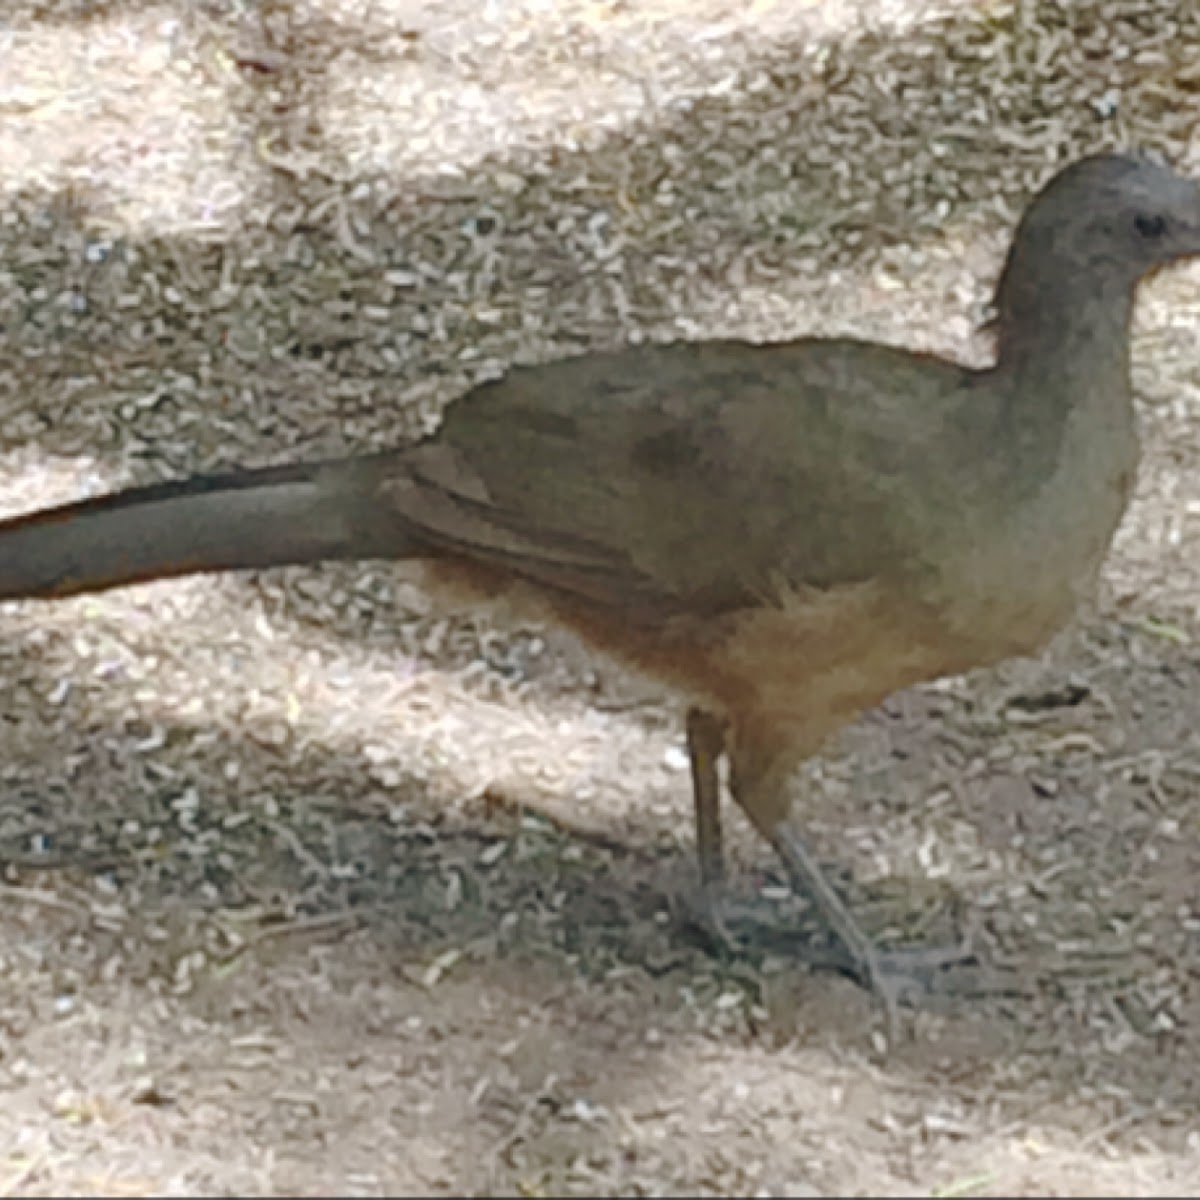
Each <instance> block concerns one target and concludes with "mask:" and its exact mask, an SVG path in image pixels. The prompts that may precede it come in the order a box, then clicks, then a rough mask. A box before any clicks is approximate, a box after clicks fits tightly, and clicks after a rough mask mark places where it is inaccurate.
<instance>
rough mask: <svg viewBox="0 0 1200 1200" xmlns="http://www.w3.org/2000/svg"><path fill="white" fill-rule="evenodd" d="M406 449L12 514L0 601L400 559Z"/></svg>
mask: <svg viewBox="0 0 1200 1200" xmlns="http://www.w3.org/2000/svg"><path fill="white" fill-rule="evenodd" d="M395 462H396V460H395V456H394V455H379V456H375V457H363V458H354V459H344V460H341V461H336V462H325V463H313V464H303V465H300V466H287V467H275V468H265V469H262V470H257V471H241V472H236V473H233V474H229V475H217V476H199V477H196V478H194V479H188V480H184V481H182V482H180V483H165V484H157V485H152V486H150V487H142V488H132V489H129V490H127V491H123V492H116V493H113V494H111V495H108V496H101V497H98V498H96V499H93V500H84V501H81V502H79V503H75V504H67V505H63V506H62V507H59V508H52V509H46V510H43V511H41V512H36V513H32V514H30V515H28V516H23V517H15V518H13V519H11V520H7V521H0V599H17V598H21V597H47V598H49V597H60V596H71V595H76V594H78V593H82V592H98V591H104V590H105V589H107V588H113V587H120V586H122V585H124V584H130V583H139V582H143V581H145V580H150V579H166V578H170V577H172V576H177V575H190V574H196V573H199V572H210V571H229V570H237V569H239V568H249V567H270V566H283V565H287V564H298V563H310V562H319V561H322V560H327V559H359V558H400V557H405V556H406V555H409V554H413V553H416V552H417V546H416V544H415V542H414V539H413V537H412V534H411V531H410V530H409V529H408V528H407V527H406V526H405V523H404V521H403V519H402V518H399V517H398V516H397V514H396V513H395V512H394V510H390V509H389V507H388V506H386V505H384V504H383V503H382V502H381V499H380V493H379V485H380V483H381V482H382V481H383V480H384V479H385V478H386V477H387V475H388V474H389V471H390V470H391V471H394V470H395Z"/></svg>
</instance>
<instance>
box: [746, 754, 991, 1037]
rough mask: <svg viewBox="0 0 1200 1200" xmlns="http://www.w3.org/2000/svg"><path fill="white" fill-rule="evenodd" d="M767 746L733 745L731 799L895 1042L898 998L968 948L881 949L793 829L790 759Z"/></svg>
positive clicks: (920, 987) (923, 987) (965, 955)
mask: <svg viewBox="0 0 1200 1200" xmlns="http://www.w3.org/2000/svg"><path fill="white" fill-rule="evenodd" d="M739 732H741V731H739ZM765 750H766V748H765V747H764V746H762V745H761V744H760V745H759V746H758V747H754V746H753V745H752V744H751V745H747V744H746V742H745V740H743V739H741V738H739V739H738V740H737V741H736V742H735V744H734V745H733V746H732V747H731V767H732V769H731V772H730V784H731V788H732V791H733V795H734V799H736V800H737V802H738V804H739V805H741V807H742V808H743V809H744V811H745V812H746V814H747V816H749V818H750V819H751V821H752V822H753V823H754V825H755V827H756V828H757V829H758V830H759V832H760V833H761V834H762V835H763V836H764V837H765V838H766V839H767V840H768V841H769V842H770V843H771V845H772V846H773V847H774V848H775V852H776V853H777V854H778V855H779V858H780V860H781V861H782V863H783V866H784V869H785V870H786V872H787V875H788V879H789V881H790V883H791V885H792V887H793V889H794V890H796V891H798V892H800V893H802V894H804V895H806V896H807V897H808V898H809V899H811V900H812V901H813V904H814V906H815V910H816V914H817V916H818V917H819V918H820V919H821V921H822V922H823V924H824V925H825V927H826V928H827V929H828V931H829V932H830V933H831V934H832V935H833V936H834V938H835V939H836V940H837V942H838V943H839V944H840V946H841V947H842V949H843V950H844V951H845V953H846V954H847V956H848V958H849V962H848V963H846V964H844V965H845V966H848V968H849V970H850V971H851V972H852V973H853V974H854V975H855V976H856V977H857V979H858V980H859V982H860V983H862V984H863V986H864V987H866V988H868V989H869V990H870V991H871V992H873V993H874V994H875V995H876V996H877V997H878V999H879V1001H880V1003H881V1004H882V1005H883V1009H884V1016H885V1018H886V1021H887V1029H888V1037H889V1040H892V1041H894V1039H895V1032H896V1029H897V1005H898V1003H899V1002H900V1001H901V1000H902V999H904V998H905V997H911V996H912V995H913V994H914V993H920V992H924V991H927V990H928V989H929V981H928V976H929V974H930V972H932V971H936V970H938V969H940V968H942V967H946V966H949V965H952V964H954V963H958V962H963V961H965V960H966V959H969V958H970V957H971V953H970V950H969V947H967V946H966V945H958V946H955V947H951V948H945V947H928V948H926V947H915V948H911V949H907V948H906V949H902V950H896V951H881V950H879V949H878V948H877V947H876V945H875V943H874V942H873V941H872V940H871V938H870V936H869V935H868V934H867V933H866V931H865V930H864V929H863V928H862V926H861V925H859V923H858V922H857V921H856V920H855V918H854V915H853V914H852V913H851V912H850V909H849V908H848V907H847V906H846V904H845V902H844V901H843V900H842V898H841V897H840V896H839V895H838V894H837V892H836V891H835V890H834V888H833V885H832V884H830V882H829V880H828V879H826V877H825V874H824V872H823V871H822V870H821V868H820V867H819V866H818V864H817V861H816V859H815V858H814V857H813V856H812V854H811V853H810V852H809V850H808V848H807V846H805V844H804V840H803V839H802V838H801V836H800V833H799V830H798V829H797V828H796V825H795V822H794V820H793V819H792V817H791V811H790V810H791V803H790V798H789V796H788V788H787V782H788V781H787V775H788V771H787V767H788V765H789V763H790V759H789V758H788V757H785V756H783V755H780V754H778V753H766V752H765ZM756 751H757V752H756Z"/></svg>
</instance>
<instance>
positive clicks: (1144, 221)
mask: <svg viewBox="0 0 1200 1200" xmlns="http://www.w3.org/2000/svg"><path fill="white" fill-rule="evenodd" d="M1133 227H1134V229H1136V230H1137V231H1138V235H1139V236H1140V237H1144V238H1148V239H1150V240H1152V241H1153V240H1154V239H1156V238H1160V237H1162V235H1163V234H1164V233H1166V232H1167V219H1166V217H1160V216H1158V215H1157V214H1154V215H1153V216H1148V215H1147V214H1146V213H1138V215H1137V216H1136V217H1134V218H1133Z"/></svg>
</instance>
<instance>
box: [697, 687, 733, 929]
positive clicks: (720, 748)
mask: <svg viewBox="0 0 1200 1200" xmlns="http://www.w3.org/2000/svg"><path fill="white" fill-rule="evenodd" d="M727 729H728V725H727V723H726V722H725V721H724V719H723V718H721V717H718V716H715V715H714V714H712V713H710V712H706V711H705V710H704V709H700V708H691V709H689V710H688V714H687V748H688V758H689V759H690V761H691V767H692V796H693V799H694V800H695V803H696V859H697V862H698V863H699V866H700V896H699V911H698V912H696V913H695V914H694V916H695V918H696V919H697V920H698V921H699V923H700V924H701V925H703V927H704V930H705V932H707V933H708V934H710V935H711V936H712V937H713V938H714V940H715V941H716V942H717V943H718V944H719V945H720V946H721V947H722V948H723V949H726V950H729V949H732V948H733V946H734V939H733V938H732V937H731V936H730V933H729V930H728V928H727V926H726V924H725V918H724V915H723V914H722V911H721V900H722V896H721V889H722V885H723V883H724V881H725V854H724V850H723V848H722V845H721V780H720V777H719V776H718V774H717V763H718V762H719V761H720V758H721V755H722V754H724V752H725V734H726V731H727Z"/></svg>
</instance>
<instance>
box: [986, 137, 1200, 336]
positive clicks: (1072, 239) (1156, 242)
mask: <svg viewBox="0 0 1200 1200" xmlns="http://www.w3.org/2000/svg"><path fill="white" fill-rule="evenodd" d="M1192 255H1200V187H1197V185H1196V183H1195V182H1194V181H1193V180H1190V179H1188V178H1186V177H1184V176H1182V175H1177V174H1176V173H1175V172H1174V171H1172V170H1170V169H1169V168H1167V167H1163V166H1159V165H1158V164H1157V163H1154V162H1151V161H1150V160H1149V159H1147V158H1142V157H1138V156H1134V155H1124V154H1096V155H1092V156H1090V157H1088V158H1083V159H1080V160H1079V161H1078V162H1074V163H1072V164H1071V165H1070V166H1068V167H1066V168H1064V169H1063V170H1062V171H1060V172H1059V173H1058V174H1057V175H1055V176H1054V177H1053V178H1052V179H1051V180H1050V182H1049V183H1047V184H1046V185H1045V186H1044V187H1043V188H1042V190H1041V191H1040V192H1039V193H1038V194H1037V196H1035V197H1034V199H1033V201H1032V203H1031V204H1030V205H1029V208H1028V209H1027V210H1026V212H1025V215H1024V216H1023V217H1022V218H1021V222H1020V224H1019V225H1018V226H1017V232H1016V234H1015V236H1014V237H1013V243H1012V247H1011V249H1010V250H1009V253H1008V260H1007V262H1006V263H1005V266H1004V272H1003V274H1002V275H1001V277H1000V283H999V286H998V287H997V289H996V309H997V314H998V315H997V324H998V326H999V329H1000V332H1001V337H1002V339H1003V336H1004V333H1005V332H1006V331H1008V332H1011V333H1015V332H1016V329H1015V328H1014V327H1015V326H1017V325H1019V324H1020V323H1021V322H1022V321H1023V320H1026V321H1030V320H1033V319H1034V316H1035V314H1036V315H1037V319H1039V320H1044V319H1047V318H1048V317H1049V316H1050V315H1051V314H1050V312H1049V311H1048V309H1047V307H1046V302H1047V300H1048V299H1053V300H1055V301H1056V302H1059V303H1061V301H1062V299H1063V289H1064V287H1070V288H1072V289H1073V290H1075V289H1077V290H1078V295H1080V296H1087V297H1089V298H1092V299H1100V298H1106V299H1110V300H1112V301H1116V300H1117V299H1118V297H1124V298H1125V299H1126V300H1128V297H1130V296H1131V295H1132V292H1133V289H1134V287H1135V285H1136V284H1137V282H1138V280H1139V279H1141V278H1142V277H1143V276H1144V275H1145V274H1146V273H1147V272H1149V271H1152V270H1154V269H1155V268H1156V267H1160V266H1163V265H1164V264H1166V263H1169V262H1173V261H1175V260H1176V259H1180V258H1187V257H1189V256H1192Z"/></svg>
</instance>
